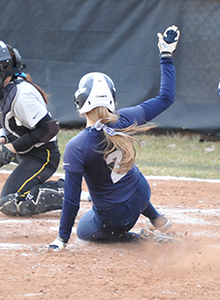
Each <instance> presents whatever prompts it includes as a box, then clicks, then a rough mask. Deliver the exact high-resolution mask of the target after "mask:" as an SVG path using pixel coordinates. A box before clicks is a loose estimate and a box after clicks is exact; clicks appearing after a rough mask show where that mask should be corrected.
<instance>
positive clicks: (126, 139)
mask: <svg viewBox="0 0 220 300" xmlns="http://www.w3.org/2000/svg"><path fill="white" fill-rule="evenodd" d="M86 115H87V116H88V117H89V119H90V120H92V121H93V122H97V121H98V120H101V121H100V122H101V123H102V124H105V125H106V124H108V123H115V122H116V121H117V119H118V118H119V116H118V115H117V114H113V113H111V112H110V111H109V110H108V109H107V108H106V107H103V106H100V107H96V108H94V109H93V110H91V111H90V112H88V113H86ZM109 127H111V126H109ZM153 127H155V125H153V124H148V123H146V124H144V125H141V126H138V125H137V124H133V125H131V126H129V127H126V128H123V129H114V130H115V132H116V133H119V134H115V135H113V136H111V135H109V134H108V133H107V132H106V131H105V130H103V133H104V136H105V138H104V140H103V141H102V144H103V145H104V146H103V150H101V151H99V152H101V153H103V155H104V159H106V158H107V156H108V154H110V153H111V152H113V151H115V150H119V151H120V152H121V154H122V158H121V161H120V162H118V167H117V169H114V171H115V172H116V173H118V174H122V173H126V172H128V171H129V170H130V169H132V168H133V166H134V163H135V159H136V155H137V151H136V147H135V145H138V146H139V150H141V144H140V142H139V141H138V140H137V139H136V138H135V137H134V136H133V135H134V134H137V133H139V132H144V131H147V130H149V129H151V128H153ZM120 133H122V134H120Z"/></svg>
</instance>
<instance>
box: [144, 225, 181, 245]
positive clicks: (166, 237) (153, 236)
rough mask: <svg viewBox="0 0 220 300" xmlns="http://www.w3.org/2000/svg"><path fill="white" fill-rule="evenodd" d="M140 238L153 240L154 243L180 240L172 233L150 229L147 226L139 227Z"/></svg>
mask: <svg viewBox="0 0 220 300" xmlns="http://www.w3.org/2000/svg"><path fill="white" fill-rule="evenodd" d="M140 239H141V240H147V241H153V242H154V243H159V244H166V243H169V242H177V241H179V240H180V239H179V238H178V237H177V236H176V235H175V234H174V233H162V232H160V231H157V230H150V229H149V228H142V229H141V232H140Z"/></svg>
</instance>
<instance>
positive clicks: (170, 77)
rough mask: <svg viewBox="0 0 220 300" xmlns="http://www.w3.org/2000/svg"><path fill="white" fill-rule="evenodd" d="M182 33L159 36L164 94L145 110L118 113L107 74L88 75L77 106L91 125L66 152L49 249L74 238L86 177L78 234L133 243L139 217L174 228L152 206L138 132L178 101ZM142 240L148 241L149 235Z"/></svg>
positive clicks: (173, 31) (142, 107) (170, 31)
mask: <svg viewBox="0 0 220 300" xmlns="http://www.w3.org/2000/svg"><path fill="white" fill-rule="evenodd" d="M179 35H180V32H179V30H178V28H177V27H176V26H172V27H169V28H167V30H166V31H165V33H164V34H163V35H162V34H160V33H159V34H158V38H159V42H158V47H159V50H160V67H161V83H160V91H159V94H158V95H157V96H156V97H155V98H152V99H149V100H147V101H145V102H143V103H142V104H140V105H137V106H135V107H130V108H124V109H120V110H119V111H118V112H117V113H115V101H116V100H115V94H116V92H115V87H114V83H113V82H112V80H111V79H110V78H109V77H108V76H107V75H105V74H102V73H96V72H95V73H89V74H86V75H85V76H84V77H82V79H81V80H80V82H79V89H78V90H77V91H76V93H75V104H76V107H77V109H78V111H79V113H80V114H84V115H85V117H86V121H87V126H86V128H85V129H84V130H83V131H82V132H81V133H79V134H78V135H77V136H76V137H74V138H73V139H71V140H70V141H69V142H68V144H67V145H66V148H65V153H64V169H65V193H64V202H63V209H62V215H61V220H60V226H59V235H58V236H57V237H56V239H55V240H54V241H53V242H52V243H51V244H50V245H49V249H54V250H61V249H63V248H64V247H65V246H66V244H67V242H68V240H69V238H70V235H71V230H72V227H73V225H74V222H75V219H76V216H77V212H78V210H79V205H80V193H81V183H82V177H83V176H84V177H85V180H86V183H87V185H88V189H89V192H90V196H91V199H92V203H93V207H92V209H90V210H89V211H88V212H87V213H86V214H85V215H84V216H83V217H82V218H81V219H80V220H79V223H78V226H77V235H78V237H79V238H80V239H83V240H90V241H103V240H107V241H129V240H130V239H131V240H132V239H133V238H134V237H135V238H136V236H137V235H135V234H133V233H131V232H129V231H130V230H131V229H132V227H133V226H134V225H135V223H136V222H137V220H138V218H139V216H140V214H143V215H144V216H146V217H147V218H149V220H150V222H151V223H152V225H153V226H154V227H155V228H156V229H158V230H161V231H166V230H167V229H168V228H169V227H170V226H171V223H170V222H169V220H168V219H167V218H166V217H165V216H162V215H161V214H160V213H159V212H158V211H157V210H156V209H155V208H154V207H153V205H152V204H151V202H150V194H151V192H150V187H149V184H148V182H147V180H146V179H145V177H144V176H143V175H142V174H141V172H140V171H139V169H138V168H137V167H136V166H135V165H134V162H135V153H136V152H135V148H134V138H133V137H132V134H133V133H137V132H140V131H144V130H145V131H146V130H148V129H149V128H150V126H149V125H148V124H147V122H149V121H151V120H152V119H153V118H155V117H156V116H157V115H159V114H160V113H162V112H163V111H164V110H165V109H167V108H168V107H169V106H170V105H171V104H172V103H173V102H174V91H175V68H174V64H173V60H172V53H173V52H174V50H175V49H176V45H177V42H178V39H179ZM141 237H143V238H148V237H147V236H146V231H145V230H142V231H141Z"/></svg>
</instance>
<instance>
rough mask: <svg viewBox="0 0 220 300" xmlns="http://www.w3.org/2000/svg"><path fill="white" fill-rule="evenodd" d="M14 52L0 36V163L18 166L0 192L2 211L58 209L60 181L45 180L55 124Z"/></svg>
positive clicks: (53, 161)
mask: <svg viewBox="0 0 220 300" xmlns="http://www.w3.org/2000/svg"><path fill="white" fill-rule="evenodd" d="M24 68H25V65H23V64H21V56H20V54H19V52H18V51H17V50H16V49H15V48H12V47H11V46H9V45H6V44H5V43H4V42H3V41H0V107H1V115H0V124H1V127H2V128H1V133H0V167H2V166H3V165H6V164H9V163H10V162H15V163H18V166H17V167H16V168H15V170H14V171H13V172H12V173H11V175H10V176H9V178H8V179H7V181H6V183H5V185H4V187H3V189H2V191H1V197H0V211H1V212H2V213H4V214H6V215H12V216H14V215H19V216H26V215H34V214H40V213H44V212H47V211H51V210H57V209H61V208H62V201H63V186H64V181H63V180H62V179H59V180H58V181H47V182H46V180H47V179H49V178H50V177H51V176H52V175H53V173H54V172H55V171H56V170H57V167H58V165H59V161H60V152H59V148H58V145H57V138H56V135H57V133H58V131H59V123H58V121H57V120H54V119H52V117H51V115H50V113H49V112H48V110H47V104H48V100H47V95H46V93H45V92H44V91H43V90H42V89H41V88H40V87H38V86H37V85H36V84H34V83H32V80H31V77H30V75H28V74H25V73H24V72H23V69H24Z"/></svg>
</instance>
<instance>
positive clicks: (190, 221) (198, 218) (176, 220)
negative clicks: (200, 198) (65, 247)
mask: <svg viewBox="0 0 220 300" xmlns="http://www.w3.org/2000/svg"><path fill="white" fill-rule="evenodd" d="M160 212H161V213H162V214H164V215H166V216H167V217H168V218H169V219H170V220H171V222H173V224H183V225H197V226H198V225H201V226H202V231H201V232H200V231H198V230H197V231H196V230H194V229H193V226H191V227H190V231H191V235H193V236H206V237H217V238H220V232H215V231H216V229H217V227H219V221H218V220H219V218H218V219H217V220H214V221H208V220H205V219H204V217H207V216H210V217H219V216H220V209H195V208H188V209H187V208H186V209H184V208H175V209H170V208H166V207H161V208H160ZM59 220H60V217H58V218H57V219H56V220H52V219H48V220H42V219H39V220H36V219H29V220H18V219H17V220H14V219H13V220H12V219H7V220H0V227H1V225H3V224H24V225H25V224H30V223H42V222H43V223H44V222H46V223H51V225H52V224H54V225H55V226H50V227H49V230H51V231H52V232H54V233H55V234H56V233H57V232H58V230H59ZM144 222H145V218H144V217H143V216H141V217H140V219H139V220H138V222H137V223H142V224H143V223H144ZM72 232H73V233H75V232H76V227H74V228H73V231H72ZM84 244H85V243H84V241H80V240H78V239H76V242H75V243H74V244H71V245H69V246H73V247H75V246H79V245H84ZM33 246H35V247H36V246H37V247H42V245H27V244H15V243H0V250H4V251H5V250H19V249H31V248H32V247H33Z"/></svg>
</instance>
